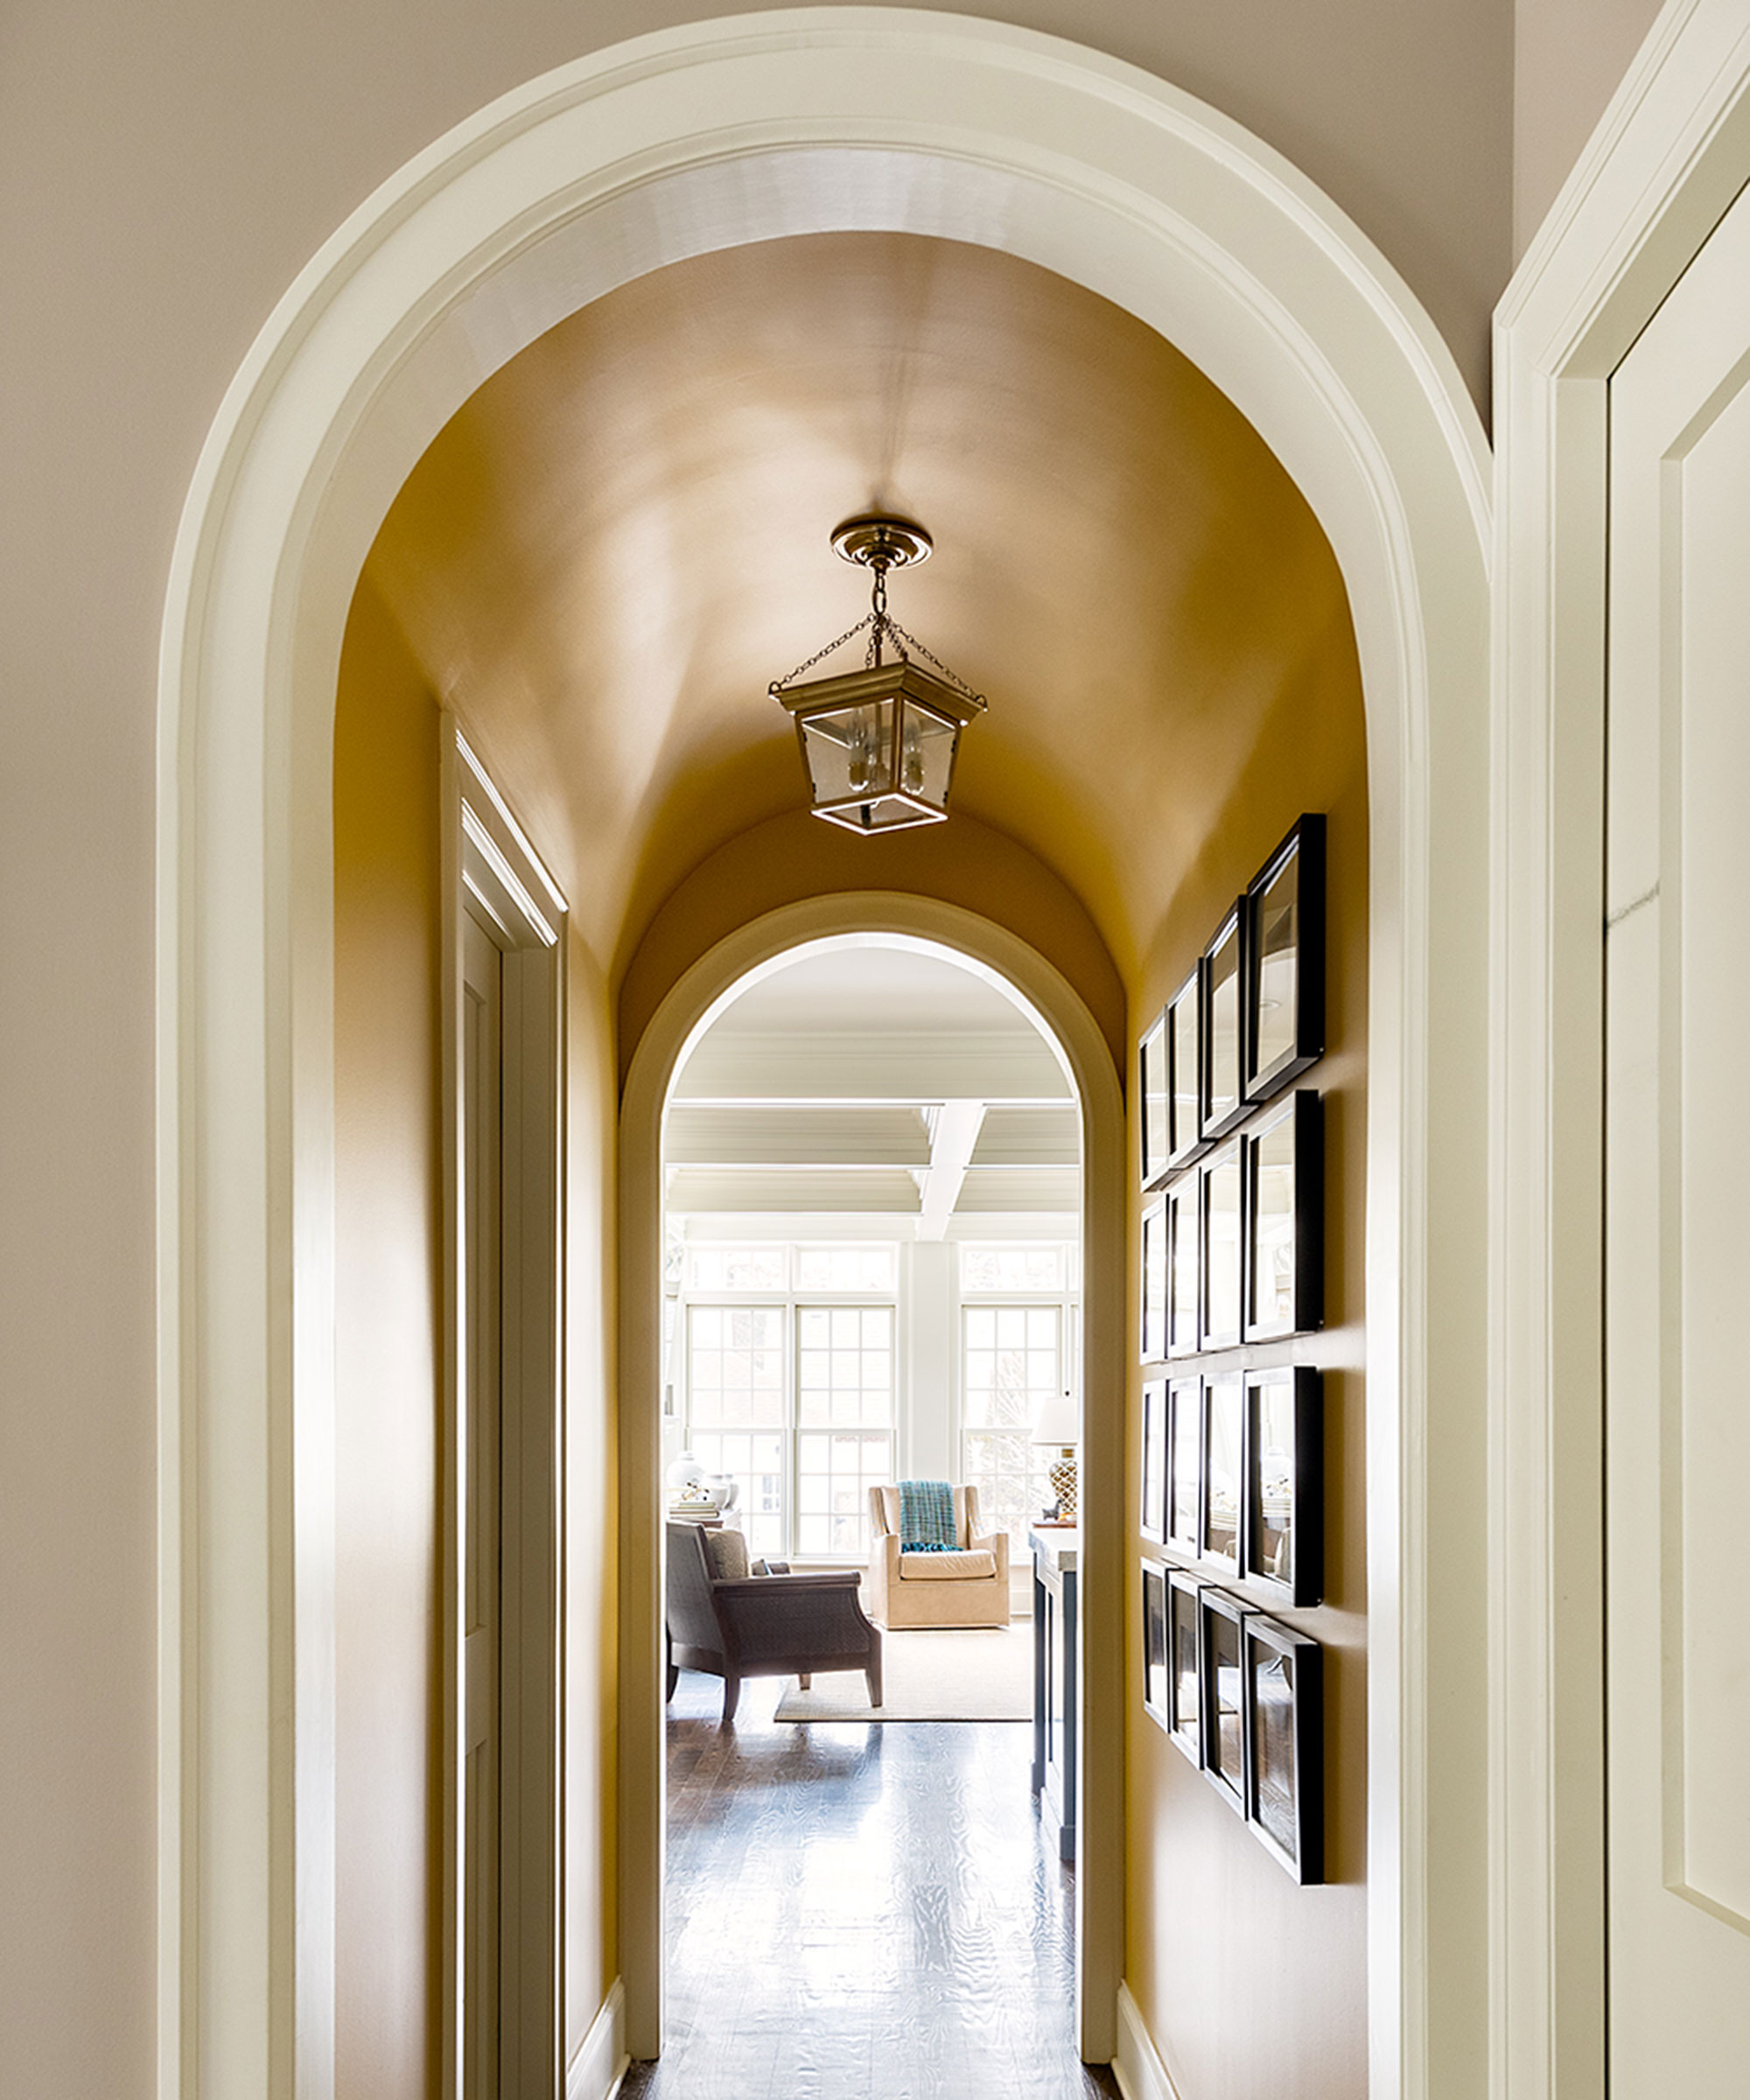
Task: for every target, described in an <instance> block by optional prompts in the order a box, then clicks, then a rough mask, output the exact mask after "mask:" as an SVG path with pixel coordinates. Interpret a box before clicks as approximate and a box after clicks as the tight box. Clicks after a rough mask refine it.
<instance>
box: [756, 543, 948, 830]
mask: <svg viewBox="0 0 1750 2100" xmlns="http://www.w3.org/2000/svg"><path fill="white" fill-rule="evenodd" d="M934 544H935V542H933V541H932V540H931V538H930V535H928V532H926V531H925V530H924V528H923V527H922V526H921V525H920V524H918V523H917V522H916V521H915V520H914V519H911V518H900V517H893V516H889V515H887V514H885V513H882V512H879V511H875V512H869V513H866V514H864V515H862V516H859V517H854V518H846V519H845V520H844V522H843V524H841V525H838V526H837V527H835V528H834V530H833V535H832V547H833V551H834V552H835V553H836V554H837V555H838V556H839V557H840V558H841V559H842V560H844V561H847V562H854V563H857V565H858V567H859V568H863V569H867V570H870V571H871V572H872V575H873V577H874V579H875V581H874V584H873V587H872V592H871V599H870V609H869V611H868V612H867V613H865V615H864V617H863V618H862V619H861V620H858V623H857V625H856V626H855V627H850V628H847V629H846V631H845V632H844V634H841V635H840V636H839V637H838V639H837V641H830V642H829V643H828V644H827V646H826V647H825V648H823V649H820V650H817V651H816V654H815V655H812V656H810V657H809V659H808V661H807V662H804V663H800V664H798V665H797V666H796V668H795V670H794V671H792V672H791V673H790V675H789V676H788V678H779V679H774V681H773V683H772V685H771V687H770V688H769V690H770V692H771V695H772V697H773V698H774V700H776V701H778V702H779V703H780V704H781V705H782V706H784V707H786V708H788V710H789V711H790V713H791V715H792V716H793V717H794V718H795V725H796V737H797V740H798V742H799V743H800V744H801V746H802V763H803V765H804V766H805V767H806V768H807V769H808V775H809V788H810V790H811V792H812V793H813V795H814V813H815V815H816V816H823V817H824V818H825V819H826V820H827V822H828V823H834V824H842V825H844V828H845V830H848V831H857V832H860V833H863V834H865V835H872V834H874V833H876V832H878V831H902V830H908V829H909V828H910V827H911V826H912V825H914V824H935V823H941V822H942V819H943V818H944V817H945V816H947V815H948V794H949V788H950V787H951V786H952V784H953V781H954V761H955V759H956V755H957V753H958V750H959V746H960V732H961V731H962V730H963V728H964V727H965V726H966V725H967V724H968V723H969V722H970V721H971V720H972V719H973V718H974V717H975V716H977V715H980V714H982V713H983V712H984V697H983V696H982V695H981V694H978V693H975V692H974V691H973V690H972V689H971V687H970V685H968V684H967V683H965V681H964V680H963V679H962V678H958V677H956V675H955V674H954V673H953V672H952V671H951V670H949V668H948V666H947V665H946V664H945V663H943V662H942V661H941V660H940V659H939V658H938V657H936V656H934V655H931V653H930V651H929V650H928V649H927V648H925V647H924V645H923V644H922V643H921V641H918V639H917V637H916V636H915V635H913V634H907V632H906V630H905V628H903V627H901V626H900V624H899V622H898V621H897V620H895V619H894V618H893V615H892V614H891V613H889V612H888V610H887V572H888V570H890V569H906V568H911V567H914V565H915V564H916V563H919V562H922V561H928V558H929V556H930V553H931V551H932V549H933V547H934ZM865 627H866V628H868V630H869V647H868V654H867V658H866V661H865V664H864V668H863V669H862V670H860V671H851V672H848V673H846V674H844V675H843V676H838V677H834V678H814V679H810V680H809V681H808V682H807V683H803V684H799V683H797V681H798V680H799V679H801V678H802V674H803V672H804V671H811V670H812V669H814V667H815V666H816V664H817V663H822V662H824V661H825V660H826V658H827V657H829V656H831V655H835V654H836V653H837V651H838V650H840V649H842V648H844V646H845V644H846V643H847V642H849V641H852V640H853V639H854V638H855V637H856V636H857V635H858V634H861V633H862V632H863V630H864V629H865ZM884 648H892V649H893V652H894V654H895V655H896V657H897V659H898V661H897V662H893V663H887V662H884V661H883V650H884ZM914 655H917V656H922V657H925V658H927V659H928V662H930V663H931V664H933V665H934V666H935V672H931V671H927V670H924V669H922V668H921V666H920V665H919V664H917V663H916V662H914V661H913V658H914ZM938 673H939V674H940V676H937V675H936V674H938Z"/></svg>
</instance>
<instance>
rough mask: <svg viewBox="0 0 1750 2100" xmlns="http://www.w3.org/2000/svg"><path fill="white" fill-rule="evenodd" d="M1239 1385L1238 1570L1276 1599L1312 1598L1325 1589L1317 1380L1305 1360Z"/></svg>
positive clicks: (1299, 1601)
mask: <svg viewBox="0 0 1750 2100" xmlns="http://www.w3.org/2000/svg"><path fill="white" fill-rule="evenodd" d="M1245 1388H1246V1397H1245V1471H1246V1492H1245V1506H1244V1509H1243V1511H1242V1512H1241V1525H1240V1565H1241V1572H1242V1573H1243V1575H1244V1577H1245V1579H1246V1580H1247V1582H1249V1583H1256V1584H1258V1585H1259V1586H1262V1587H1264V1588H1266V1589H1269V1590H1272V1591H1274V1592H1275V1593H1276V1594H1277V1595H1278V1596H1279V1597H1280V1598H1281V1599H1282V1600H1284V1602H1285V1603H1288V1604H1292V1605H1302V1606H1304V1605H1313V1604H1317V1603H1319V1602H1320V1600H1321V1599H1322V1598H1323V1596H1324V1593H1325V1464H1324V1446H1325V1439H1324V1398H1323V1392H1322V1380H1321V1379H1320V1375H1319V1373H1318V1372H1317V1371H1316V1370H1313V1369H1311V1368H1310V1367H1309V1366H1307V1365H1306V1364H1278V1365H1272V1366H1271V1367H1270V1368H1269V1369H1255V1370H1249V1371H1247V1372H1246V1374H1245ZM1169 1463H1170V1460H1169Z"/></svg>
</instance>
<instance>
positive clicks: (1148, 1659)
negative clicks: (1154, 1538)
mask: <svg viewBox="0 0 1750 2100" xmlns="http://www.w3.org/2000/svg"><path fill="white" fill-rule="evenodd" d="M1143 1706H1144V1708H1145V1711H1146V1712H1149V1713H1152V1715H1153V1716H1154V1718H1155V1719H1156V1720H1158V1721H1159V1723H1160V1725H1161V1726H1162V1727H1163V1728H1164V1729H1166V1732H1167V1733H1168V1734H1169V1735H1170V1734H1172V1733H1173V1719H1172V1710H1171V1706H1170V1704H1169V1696H1168V1691H1167V1664H1166V1569H1165V1568H1164V1567H1162V1566H1161V1565H1160V1564H1159V1561H1153V1560H1145V1562H1144V1563H1143Z"/></svg>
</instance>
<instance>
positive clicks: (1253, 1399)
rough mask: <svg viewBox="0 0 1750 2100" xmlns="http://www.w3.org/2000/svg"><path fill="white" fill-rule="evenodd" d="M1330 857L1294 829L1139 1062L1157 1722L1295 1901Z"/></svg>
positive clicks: (1301, 1820)
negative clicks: (1296, 1623)
mask: <svg viewBox="0 0 1750 2100" xmlns="http://www.w3.org/2000/svg"><path fill="white" fill-rule="evenodd" d="M1325 844H1326V841H1325V820H1324V818H1323V817H1322V816H1318V815H1314V814H1308V815H1305V816H1300V817H1299V818H1298V819H1297V820H1296V822H1295V823H1294V824H1293V825H1292V827H1291V828H1290V830H1289V831H1288V833H1287V835H1286V837H1284V838H1283V840H1282V841H1281V842H1280V844H1278V846H1277V848H1276V850H1275V851H1273V852H1272V853H1271V856H1270V857H1269V858H1268V859H1267V860H1266V861H1265V862H1264V865H1263V866H1262V867H1261V868H1259V869H1258V871H1257V873H1256V874H1255V875H1254V876H1253V877H1252V879H1251V880H1250V882H1249V883H1248V884H1247V886H1246V887H1245V889H1244V890H1243V892H1242V893H1240V895H1239V896H1238V897H1237V898H1236V900H1235V901H1234V903H1233V905H1232V907H1230V908H1229V910H1228V911H1227V912H1226V913H1224V914H1223V915H1222V919H1221V921H1220V922H1219V924H1218V925H1217V926H1216V927H1215V929H1214V931H1213V932H1212V933H1211V935H1210V937H1209V939H1208V942H1207V943H1206V944H1205V946H1204V948H1203V949H1202V952H1201V955H1200V956H1198V957H1197V959H1196V961H1195V963H1194V965H1193V967H1192V969H1191V970H1190V971H1189V973H1188V974H1187V977H1185V979H1184V981H1183V982H1182V983H1181V984H1180V987H1179V989H1178V990H1177V991H1175V992H1174V993H1173V997H1172V998H1170V999H1169V1000H1168V1001H1167V1003H1166V1006H1165V1007H1164V1008H1163V1009H1162V1010H1161V1012H1160V1013H1159V1015H1158V1016H1157V1017H1156V1018H1155V1019H1154V1020H1153V1021H1152V1023H1151V1025H1150V1026H1149V1027H1148V1028H1147V1029H1146V1030H1145V1032H1144V1033H1143V1036H1142V1039H1141V1040H1140V1042H1139V1044H1138V1083H1139V1089H1140V1096H1141V1103H1142V1108H1141V1117H1140V1124H1141V1159H1140V1161H1139V1166H1140V1170H1141V1173H1140V1180H1141V1184H1142V1187H1143V1190H1144V1193H1145V1199H1146V1202H1145V1210H1144V1214H1143V1229H1142V1249H1141V1252H1142V1271H1143V1274H1142V1290H1141V1294H1140V1295H1141V1305H1142V1320H1141V1332H1140V1334H1139V1335H1138V1343H1139V1347H1140V1352H1141V1357H1142V1361H1143V1363H1144V1365H1145V1377H1144V1384H1143V1407H1142V1439H1141V1450H1140V1453H1139V1454H1138V1455H1139V1458H1140V1462H1141V1498H1140V1525H1141V1531H1142V1536H1143V1538H1144V1539H1145V1541H1146V1542H1147V1545H1148V1552H1147V1555H1146V1557H1145V1559H1144V1561H1143V1577H1142V1580H1143V1599H1142V1602H1143V1613H1142V1624H1143V1631H1144V1655H1143V1658H1142V1660H1143V1678H1142V1681H1143V1686H1144V1695H1143V1705H1144V1707H1145V1711H1146V1712H1147V1713H1148V1714H1149V1715H1150V1717H1151V1718H1152V1719H1154V1720H1155V1721H1156V1722H1157V1723H1158V1724H1159V1726H1160V1727H1161V1728H1162V1729H1163V1730H1164V1731H1165V1732H1166V1735H1167V1736H1168V1738H1169V1740H1171V1741H1172V1742H1173V1744H1174V1745H1175V1747H1177V1748H1178V1749H1180V1751H1181V1752H1182V1753H1183V1754H1185V1755H1186V1756H1187V1757H1188V1758H1189V1759H1190V1760H1191V1761H1192V1762H1193V1763H1194V1765H1196V1766H1197V1768H1198V1769H1199V1770H1200V1771H1201V1772H1202V1773H1203V1774H1204V1775H1206V1777H1207V1778H1208V1780H1209V1782H1210V1783H1211V1785H1212V1786H1213V1787H1214V1788H1215V1790H1216V1792H1217V1793H1218V1794H1219V1795H1220V1796H1222V1798H1223V1799H1224V1800H1225V1801H1226V1802H1227V1803H1229V1806H1230V1807H1232V1808H1233V1809H1234V1810H1235V1811H1236V1813H1237V1814H1239V1815H1240V1816H1242V1817H1243V1819H1244V1821H1245V1822H1246V1824H1247V1825H1248V1827H1249V1828H1250V1829H1251V1830H1252V1831H1253V1832H1254V1834H1255V1835H1256V1836H1257V1838H1258V1840H1259V1842H1260V1843H1261V1844H1263V1845H1264V1847H1265V1849H1266V1850H1267V1851H1268V1852H1270V1853H1271V1856H1272V1857H1273V1858H1274V1859H1276V1860H1277V1861H1278V1864H1279V1865H1281V1866H1283V1867H1284V1868H1285V1871H1287V1872H1288V1873H1291V1874H1292V1875H1293V1876H1294V1877H1295V1879H1296V1880H1299V1881H1303V1882H1311V1881H1317V1880H1320V1877H1321V1874H1322V1816H1323V1774H1322V1767H1321V1758H1322V1738H1321V1733H1320V1730H1321V1710H1320V1701H1321V1697H1322V1651H1321V1650H1320V1645H1319V1643H1318V1642H1317V1641H1316V1640H1314V1639H1313V1638H1311V1637H1310V1636H1309V1635H1306V1634H1305V1633H1303V1632H1300V1631H1299V1630H1297V1629H1296V1628H1292V1627H1289V1626H1286V1625H1284V1624H1282V1623H1281V1622H1279V1621H1276V1620H1274V1619H1271V1617H1269V1616H1268V1614H1267V1611H1266V1610H1265V1609H1264V1608H1263V1607H1261V1605H1260V1602H1259V1601H1258V1600H1259V1599H1264V1600H1274V1601H1275V1602H1276V1603H1277V1604H1278V1605H1280V1606H1287V1607H1295V1608H1303V1607H1310V1606H1314V1605H1317V1604H1319V1603H1320V1601H1321V1600H1322V1598H1323V1595H1324V1580H1325V1565H1324V1564H1325V1551H1324V1548H1325V1541H1324V1522H1323V1519H1324V1499H1325V1478H1324V1444H1325V1438H1324V1424H1323V1397H1322V1379H1321V1375H1320V1372H1319V1371H1318V1370H1317V1369H1314V1368H1313V1367H1311V1366H1308V1365H1306V1364H1304V1363H1300V1362H1280V1361H1278V1358H1279V1357H1280V1355H1281V1354H1282V1352H1281V1351H1280V1350H1277V1349H1273V1348H1268V1347H1267V1346H1265V1345H1271V1344H1278V1343H1283V1342H1292V1341H1294V1340H1295V1339H1296V1338H1297V1337H1301V1336H1306V1335H1309V1334H1314V1333H1316V1332H1317V1331H1318V1329H1319V1328H1320V1327H1321V1326H1322V1325H1323V1322H1324V1314H1325V1307H1324V1267H1325V1264H1324V1229H1325V1210H1326V1188H1325V1159H1324V1117H1323V1104H1322V1100H1321V1096H1320V1093H1319V1091H1318V1089H1317V1087H1316V1085H1297V1084H1296V1083H1295V1082H1297V1081H1299V1080H1300V1079H1301V1078H1302V1075H1305V1074H1306V1073H1308V1072H1310V1071H1311V1070H1312V1068H1313V1067H1314V1066H1315V1065H1316V1064H1317V1063H1318V1061H1319V1060H1320V1057H1321V1056H1322V1055H1323V1054H1324V1050H1325V1018H1326V1012H1325V1007H1326V989H1325V973H1326V929H1325ZM1255 1348H1256V1349H1258V1350H1260V1351H1261V1352H1262V1354H1263V1355H1264V1358H1265V1361H1264V1362H1263V1363H1262V1364H1260V1363H1257V1362H1255V1361H1254V1355H1253V1353H1254V1350H1255ZM1229 1586H1232V1587H1231V1588H1230V1587H1229Z"/></svg>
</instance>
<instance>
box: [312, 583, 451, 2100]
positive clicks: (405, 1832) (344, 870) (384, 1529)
mask: <svg viewBox="0 0 1750 2100" xmlns="http://www.w3.org/2000/svg"><path fill="white" fill-rule="evenodd" d="M437 732H438V715H437V705H436V703H435V702H434V701H433V699H432V697H431V695H430V692H429V691H428V690H426V688H425V685H424V683H423V681H422V680H421V679H420V677H419V676H418V673H417V671H416V669H415V667H414V665H413V664H412V662H411V661H410V660H409V658H408V656H407V655H406V653H405V651H404V649H403V648H402V646H401V643H400V638H399V636H398V635H396V634H395V632H394V630H393V629H391V628H389V627H388V624H387V623H386V622H385V621H384V620H382V618H381V614H380V613H378V612H377V610H376V608H375V606H374V601H373V600H372V599H370V598H368V597H367V596H363V595H361V597H360V599H359V602H358V604H357V605H356V606H354V608H353V618H352V620H351V621H350V622H349V623H348V630H347V640H346V656H345V658H344V661H343V671H342V677H341V683H340V691H339V704H338V707H337V709H336V714H335V726H334V1100H335V1133H334V1135H335V1252H336V1262H335V1325H336V1331H335V1337H334V1362H335V1412H336V1425H337V1427H336V1437H335V1461H336V1463H335V1477H336V1485H337V1499H338V1522H337V1531H336V1540H335V1695H336V1696H335V1706H336V1715H337V1721H338V1730H337V1753H336V1778H335V1801H336V1832H337V1845H336V1857H337V1902H338V1911H339V1915H338V1918H337V1921H336V1926H337V1929H336V1936H335V1964H336V1971H337V1991H336V2045H335V2047H336V2061H337V2068H338V2079H337V2091H338V2092H339V2095H340V2096H341V2100H416V2096H421V2095H423V2094H425V2093H427V2092H429V2091H430V2090H431V2089H433V2087H434V2085H435V2082H436V2078H437V2053H436V2047H435V2037H434V2035H433V2033H432V2032H431V2019H430V2013H431V2008H432V2007H433V2005H434V2004H435V2003H436V1991H435V1985H436V1984H437V1979H438V1975H439V1970H438V1961H439V1945H440V1940H439V1932H438V1912H437V1897H438V1890H439V1876H440V1872H441V1854H440V1851H439V1847H440V1845H441V1839H442V1826H441V1822H440V1804H441V1792H440V1787H439V1779H438V1762H437V1760H438V1746H439V1738H438V1719H439V1708H438V1697H439V1677H438V1648H437V1639H438V1612H437V1607H438V1588H437V1551H438V1512H439V1495H440V1481H439V1477H438V1441H437V1439H438V1424H439V1405H440V1399H441V1392H442V1384H441V1372H442V1362H443V1357H442V1332H443V1330H442V1317H443V1300H442V1295H441V1284H442V1269H441V1265H440V1264H441V1256H442V1233H443V1183H442V1173H441V1154H440V1138H441V1126H440V1122H439V1115H440V1095H439V1058H440V1049H441V1045H440V1035H439V1019H440V969H439V961H440V957H439V941H438V926H439V919H438V914H439V906H440V872H439V871H440V846H441V841H440V833H439V818H440V813H441V807H442V805H441V802H440V799H439V793H438V772H437V765H438V742H437Z"/></svg>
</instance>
